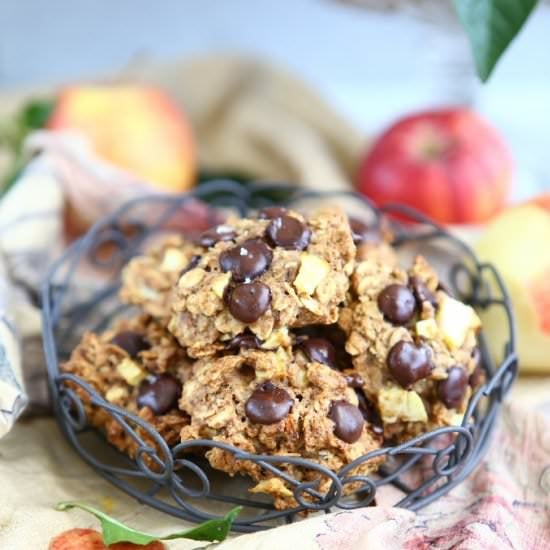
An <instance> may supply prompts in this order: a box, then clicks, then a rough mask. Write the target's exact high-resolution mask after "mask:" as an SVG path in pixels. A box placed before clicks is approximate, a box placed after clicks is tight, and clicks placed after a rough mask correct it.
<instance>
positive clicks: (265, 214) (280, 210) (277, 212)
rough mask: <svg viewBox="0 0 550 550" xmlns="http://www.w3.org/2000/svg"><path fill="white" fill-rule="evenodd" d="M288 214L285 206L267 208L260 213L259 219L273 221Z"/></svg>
mask: <svg viewBox="0 0 550 550" xmlns="http://www.w3.org/2000/svg"><path fill="white" fill-rule="evenodd" d="M286 213H287V209H286V208H285V207H284V206H266V207H265V208H262V209H261V210H260V211H259V212H258V218H259V219H260V220H272V219H273V218H280V217H281V216H284V215H285V214H286Z"/></svg>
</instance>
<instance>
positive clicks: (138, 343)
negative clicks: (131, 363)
mask: <svg viewBox="0 0 550 550" xmlns="http://www.w3.org/2000/svg"><path fill="white" fill-rule="evenodd" d="M111 344H114V345H115V346H118V347H119V348H122V349H123V350H124V351H125V352H126V353H127V354H128V355H129V356H130V357H131V358H132V359H135V358H136V357H137V355H138V353H139V352H140V351H145V350H148V349H150V348H151V344H149V342H148V341H147V340H146V339H145V337H144V336H143V334H140V333H139V332H134V331H133V330H125V331H123V332H119V333H118V334H117V335H116V336H115V337H114V338H113V339H112V340H111Z"/></svg>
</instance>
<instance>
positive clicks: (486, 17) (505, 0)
mask: <svg viewBox="0 0 550 550" xmlns="http://www.w3.org/2000/svg"><path fill="white" fill-rule="evenodd" d="M537 1H538V0H454V5H455V8H456V11H457V13H458V17H459V19H460V22H461V23H462V26H463V27H464V29H465V30H466V33H467V34H468V37H469V39H470V44H471V47H472V53H473V56H474V60H475V64H476V69H477V73H478V75H479V78H481V80H482V81H483V82H486V81H487V80H488V79H489V76H490V75H491V72H492V71H493V69H494V68H495V65H496V64H497V61H498V60H499V58H500V56H501V55H502V54H503V53H504V51H505V50H506V48H507V47H508V45H509V44H510V42H512V40H513V39H514V38H515V36H516V35H517V34H518V32H519V31H520V30H521V27H522V26H523V24H524V23H525V21H526V20H527V17H528V16H529V14H530V13H531V12H532V11H533V8H534V7H535V5H536V4H537Z"/></svg>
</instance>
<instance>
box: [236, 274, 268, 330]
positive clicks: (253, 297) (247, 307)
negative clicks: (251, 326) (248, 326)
mask: <svg viewBox="0 0 550 550" xmlns="http://www.w3.org/2000/svg"><path fill="white" fill-rule="evenodd" d="M227 301H228V307H229V311H230V312H231V315H233V317H235V319H238V320H239V321H242V322H243V323H253V322H254V321H257V320H258V319H259V318H260V317H261V316H262V315H263V314H264V313H265V312H266V311H267V309H268V308H269V305H270V304H271V291H270V290H269V287H268V286H266V285H264V284H263V283H260V282H259V281H254V282H253V283H243V284H240V285H237V286H236V287H235V288H233V289H232V290H231V291H230V292H229V293H228V294H227Z"/></svg>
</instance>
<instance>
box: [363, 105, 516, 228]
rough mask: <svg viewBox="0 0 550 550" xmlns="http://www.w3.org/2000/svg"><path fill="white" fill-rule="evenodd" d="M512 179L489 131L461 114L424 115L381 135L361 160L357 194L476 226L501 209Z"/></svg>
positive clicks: (497, 141)
mask: <svg viewBox="0 0 550 550" xmlns="http://www.w3.org/2000/svg"><path fill="white" fill-rule="evenodd" d="M511 175H512V160H511V156H510V153H509V151H508V148H507V147H506V146H505V144H504V142H503V141H502V139H501V137H500V136H499V134H498V133H497V131H496V130H495V129H493V128H492V127H491V126H489V125H488V124H487V122H485V121H484V120H482V119H481V118H480V117H479V116H478V115H476V114H475V113H473V112H472V111H470V110H468V109H465V108H456V109H445V110H436V111H426V112H421V113H417V114H414V115H411V116H408V117H405V118H403V119H401V120H399V121H398V122H396V123H395V124H394V125H393V126H391V127H390V128H389V129H387V130H386V131H385V132H384V133H383V134H382V135H381V136H380V138H379V139H378V140H377V141H376V142H375V144H374V145H373V146H372V148H371V149H370V150H369V151H367V153H366V154H365V156H364V157H363V159H362V161H361V163H360V167H359V173H358V182H357V183H358V189H359V191H360V192H361V193H363V194H364V195H366V196H367V197H369V198H371V199H372V200H373V201H374V202H375V203H376V204H378V205H385V204H388V203H402V204H406V205H409V206H412V207H414V208H416V209H417V210H420V211H421V212H424V213H425V214H426V215H428V216H429V217H431V218H433V219H434V220H437V221H439V222H442V223H479V222H483V221H485V220H487V219H488V218H490V217H491V216H493V215H494V214H496V213H497V212H498V211H499V210H501V209H502V207H503V206H504V204H505V202H506V199H507V196H508V191H509V189H510V181H511Z"/></svg>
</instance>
